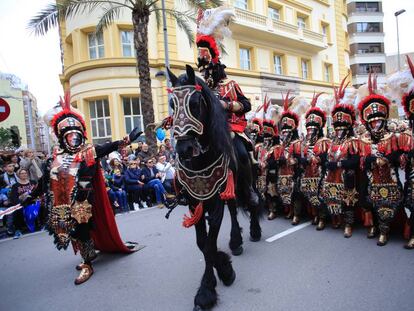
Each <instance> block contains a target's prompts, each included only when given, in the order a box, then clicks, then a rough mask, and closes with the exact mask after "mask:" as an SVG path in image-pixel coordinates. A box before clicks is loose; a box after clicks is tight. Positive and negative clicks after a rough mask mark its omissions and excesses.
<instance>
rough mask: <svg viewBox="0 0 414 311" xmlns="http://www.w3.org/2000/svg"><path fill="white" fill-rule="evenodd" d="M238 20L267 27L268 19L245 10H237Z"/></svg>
mask: <svg viewBox="0 0 414 311" xmlns="http://www.w3.org/2000/svg"><path fill="white" fill-rule="evenodd" d="M235 10H236V16H237V19H239V20H242V21H244V22H248V23H252V24H258V25H262V26H266V24H267V17H266V16H264V15H260V14H257V13H253V12H250V11H246V10H243V9H239V8H235Z"/></svg>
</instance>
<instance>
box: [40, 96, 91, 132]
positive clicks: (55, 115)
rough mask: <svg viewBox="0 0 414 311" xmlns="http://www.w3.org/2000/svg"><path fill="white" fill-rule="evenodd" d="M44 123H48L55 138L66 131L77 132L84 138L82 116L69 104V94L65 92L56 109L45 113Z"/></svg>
mask: <svg viewBox="0 0 414 311" xmlns="http://www.w3.org/2000/svg"><path fill="white" fill-rule="evenodd" d="M45 121H46V122H48V123H49V125H50V127H51V128H52V129H53V132H54V133H55V135H56V137H58V138H59V137H61V136H63V135H64V134H65V133H66V132H68V131H78V132H81V133H82V135H83V136H84V137H85V138H86V125H85V120H84V119H83V116H82V114H81V113H80V112H79V111H77V110H76V109H75V108H73V107H72V106H71V104H70V93H69V92H66V93H65V96H64V98H62V97H60V101H59V103H58V105H57V106H56V107H54V108H53V109H51V110H49V112H47V113H46V116H45Z"/></svg>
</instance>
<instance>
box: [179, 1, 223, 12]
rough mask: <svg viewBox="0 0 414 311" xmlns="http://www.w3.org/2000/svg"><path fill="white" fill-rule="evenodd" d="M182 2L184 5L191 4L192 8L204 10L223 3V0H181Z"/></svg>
mask: <svg viewBox="0 0 414 311" xmlns="http://www.w3.org/2000/svg"><path fill="white" fill-rule="evenodd" d="M181 2H182V3H183V4H184V5H189V6H190V7H191V8H194V9H203V10H205V9H208V8H214V7H218V6H221V5H223V1H221V0H209V1H206V0H181Z"/></svg>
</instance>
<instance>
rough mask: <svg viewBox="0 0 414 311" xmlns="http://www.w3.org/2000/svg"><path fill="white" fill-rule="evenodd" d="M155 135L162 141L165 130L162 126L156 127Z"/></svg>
mask: <svg viewBox="0 0 414 311" xmlns="http://www.w3.org/2000/svg"><path fill="white" fill-rule="evenodd" d="M155 136H157V139H158V140H159V141H163V140H164V138H165V131H164V130H163V129H162V128H159V129H157V131H156V132H155Z"/></svg>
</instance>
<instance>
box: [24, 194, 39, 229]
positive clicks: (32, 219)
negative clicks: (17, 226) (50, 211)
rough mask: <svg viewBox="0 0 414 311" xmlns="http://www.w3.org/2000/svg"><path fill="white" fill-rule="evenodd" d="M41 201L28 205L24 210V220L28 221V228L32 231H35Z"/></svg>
mask: <svg viewBox="0 0 414 311" xmlns="http://www.w3.org/2000/svg"><path fill="white" fill-rule="evenodd" d="M39 210H40V201H36V202H35V203H33V204H30V205H28V206H26V207H25V208H24V210H23V214H24V220H25V221H26V225H27V228H29V231H30V232H34V231H35V226H36V218H37V216H38V215H39Z"/></svg>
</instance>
